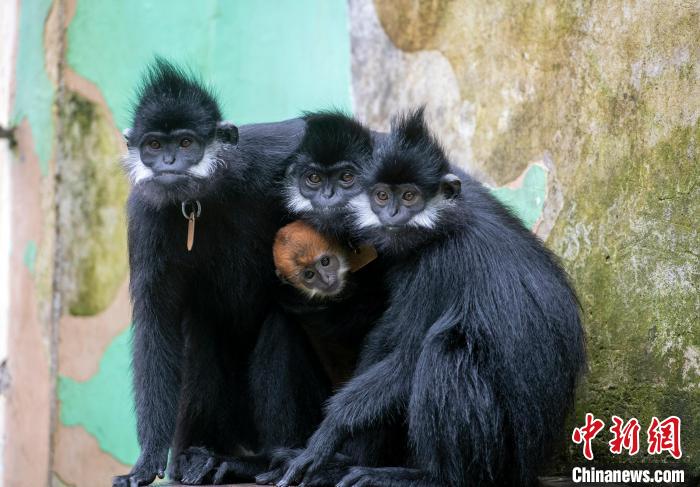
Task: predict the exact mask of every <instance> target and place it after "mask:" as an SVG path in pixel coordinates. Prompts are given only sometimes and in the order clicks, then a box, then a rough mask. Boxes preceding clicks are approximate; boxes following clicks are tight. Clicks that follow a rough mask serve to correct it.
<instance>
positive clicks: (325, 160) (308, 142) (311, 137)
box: [301, 111, 372, 165]
mask: <svg viewBox="0 0 700 487" xmlns="http://www.w3.org/2000/svg"><path fill="white" fill-rule="evenodd" d="M304 119H305V120H306V133H305V134H304V138H303V140H302V143H301V144H302V147H303V148H304V152H305V153H306V154H307V155H308V156H309V157H311V159H313V161H314V162H316V163H317V164H321V165H330V164H335V163H336V162H338V161H348V160H353V159H357V158H358V156H363V157H369V156H371V155H372V138H371V136H370V132H369V130H368V129H367V128H366V127H365V126H363V125H362V124H361V123H360V122H358V121H357V120H355V119H354V118H352V117H350V116H348V115H345V114H343V113H341V112H332V111H326V112H323V111H322V112H314V113H307V114H305V116H304Z"/></svg>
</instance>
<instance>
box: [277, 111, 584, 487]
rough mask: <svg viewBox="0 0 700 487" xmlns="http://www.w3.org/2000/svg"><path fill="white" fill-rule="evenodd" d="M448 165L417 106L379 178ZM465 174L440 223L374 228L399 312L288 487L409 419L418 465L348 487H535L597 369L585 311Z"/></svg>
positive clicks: (544, 256) (559, 274) (552, 261)
mask: <svg viewBox="0 0 700 487" xmlns="http://www.w3.org/2000/svg"><path fill="white" fill-rule="evenodd" d="M417 154H421V155H422V156H423V157H422V158H420V159H419V158H418V157H416V155H417ZM425 155H429V157H425ZM422 165H424V166H429V167H427V168H425V167H421V166H422ZM402 167H403V169H405V170H403V169H402ZM447 167H448V166H447V159H446V158H445V157H444V153H443V151H442V150H441V149H440V147H439V146H438V145H437V143H436V142H435V141H434V139H433V138H432V136H431V135H430V134H429V132H428V130H427V127H426V126H425V123H424V122H423V119H422V115H421V114H420V113H418V114H414V115H412V116H409V117H406V118H404V119H401V120H399V121H398V123H396V124H395V125H394V127H393V129H392V134H391V136H390V137H389V138H388V139H387V140H386V141H385V142H384V145H383V146H382V147H381V148H380V149H379V150H378V151H377V160H376V166H375V167H374V168H373V169H371V170H370V171H369V173H368V177H367V181H368V183H369V184H370V185H371V184H372V183H373V182H380V181H379V180H378V179H376V178H377V177H380V176H379V175H381V174H384V173H385V171H389V170H391V172H392V173H393V174H399V173H400V174H404V175H405V177H406V178H408V180H406V181H403V182H415V181H414V180H413V178H411V174H416V175H418V177H422V176H423V175H424V174H426V171H435V172H436V174H438V173H441V172H445V171H446V169H447ZM397 169H401V171H398V172H397V171H396V170H397ZM413 171H415V172H413ZM440 176H442V174H440ZM462 178H463V180H462V192H461V196H460V197H458V198H457V199H456V200H454V201H453V204H452V205H448V206H446V207H445V208H444V209H443V210H442V212H441V214H440V218H439V221H438V222H437V226H436V227H435V228H434V229H413V230H412V231H411V232H405V231H404V232H398V233H396V234H387V233H386V232H384V231H383V230H382V229H381V228H380V227H370V228H366V229H364V230H363V232H362V233H363V235H364V237H365V238H366V239H368V240H369V241H371V242H373V243H374V244H375V245H377V248H378V251H379V252H380V253H385V254H388V257H389V259H390V260H391V261H393V265H392V266H391V268H390V269H389V271H388V274H387V278H386V279H387V283H388V288H389V290H390V293H391V294H390V299H389V302H390V305H389V308H388V310H387V311H386V313H385V314H384V315H383V317H382V318H381V319H380V320H379V322H378V323H377V325H376V326H375V328H374V329H373V331H372V332H371V333H370V335H369V336H368V342H367V346H366V347H365V348H364V349H363V351H362V355H361V357H360V362H359V365H358V370H357V373H356V375H355V377H354V378H353V379H352V380H351V381H350V382H348V383H347V384H346V385H345V387H343V388H342V389H341V390H340V391H339V392H338V393H337V394H336V395H335V396H333V398H332V399H331V400H330V402H329V404H328V406H327V409H326V417H325V418H324V420H323V422H322V423H321V426H320V427H319V429H318V430H317V431H316V432H315V433H314V435H313V436H312V437H311V439H310V440H309V443H308V446H307V449H306V450H305V451H304V452H303V453H301V454H300V455H298V456H297V457H296V458H295V459H294V460H292V461H291V462H288V465H289V469H288V470H287V472H286V474H285V476H284V477H283V478H282V480H280V481H279V482H278V484H277V485H288V484H290V483H292V482H294V481H299V480H302V479H303V478H306V479H311V478H314V476H316V475H318V472H319V471H322V470H323V468H324V465H325V464H326V462H328V461H330V460H331V459H332V458H333V455H334V454H335V453H336V452H337V451H338V450H339V449H340V448H341V447H342V445H343V444H344V443H345V442H346V441H347V440H348V438H352V437H356V436H357V435H360V434H362V433H363V432H373V431H381V430H382V429H383V428H385V427H386V426H385V425H386V424H388V423H389V422H391V421H396V418H404V420H405V421H406V422H407V424H408V432H409V437H410V442H409V446H410V450H411V452H410V453H411V454H410V458H409V459H408V461H407V462H406V464H405V465H403V466H400V467H392V468H389V467H388V465H387V466H385V467H384V468H371V467H358V468H355V469H353V470H352V471H351V472H350V473H349V474H348V475H347V476H346V477H345V478H344V479H343V480H342V481H341V482H340V483H339V484H338V485H339V486H341V487H349V486H355V487H357V486H363V485H372V486H380V487H382V486H438V485H450V486H457V487H459V486H466V485H470V486H471V485H522V486H529V485H533V484H534V483H535V481H536V475H537V473H538V471H539V469H540V467H541V465H542V463H543V462H544V461H545V460H546V459H547V454H548V453H549V447H550V446H551V445H552V443H553V441H554V440H555V439H557V438H558V437H559V435H560V434H561V433H562V427H563V422H564V418H565V416H566V414H567V412H568V411H569V409H570V407H571V404H572V400H573V397H574V391H575V388H576V384H577V380H578V378H579V377H580V375H581V373H582V371H583V369H584V366H585V346H584V334H583V330H582V326H581V321H580V317H579V306H578V302H577V300H576V296H575V294H574V291H573V290H572V288H571V286H570V285H569V283H568V280H567V276H566V274H565V272H564V271H563V270H562V268H561V266H560V265H559V263H558V261H557V259H556V258H555V256H554V255H552V254H551V253H550V252H549V251H548V250H547V249H546V248H545V247H544V245H543V244H542V242H541V241H540V240H539V239H538V238H537V237H535V236H534V235H533V234H532V233H530V232H529V231H528V230H527V229H526V228H525V227H524V226H523V225H522V223H521V222H520V221H519V220H518V219H517V218H516V217H514V216H513V215H512V214H511V213H510V212H509V211H508V210H507V209H506V208H505V207H504V206H503V205H502V204H501V203H499V202H498V201H497V200H496V199H495V198H494V197H493V196H491V194H489V192H488V191H487V190H486V189H485V188H484V187H483V186H482V185H481V184H479V183H478V182H476V181H474V180H472V179H471V178H469V177H466V175H462ZM438 183H439V178H438V179H436V180H434V181H432V186H433V187H434V186H436V185H437V184H438ZM430 186H431V185H426V187H430ZM426 187H422V188H421V189H423V190H426ZM428 194H431V193H430V191H428ZM392 240H403V241H404V242H403V243H401V244H396V243H395V242H392ZM304 475H306V477H304Z"/></svg>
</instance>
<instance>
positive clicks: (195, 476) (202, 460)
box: [168, 446, 221, 485]
mask: <svg viewBox="0 0 700 487" xmlns="http://www.w3.org/2000/svg"><path fill="white" fill-rule="evenodd" d="M219 463H221V460H220V458H219V457H218V456H217V455H216V454H215V453H213V452H211V451H209V450H207V449H206V448H204V447H200V446H191V447H189V448H188V449H186V450H185V451H183V452H181V453H180V454H179V455H176V456H174V457H173V458H172V461H171V462H170V466H169V467H168V477H170V479H172V480H176V481H178V482H182V483H183V484H187V485H200V484H205V483H210V479H211V477H212V476H213V475H214V473H215V472H216V467H217V466H218V464H219ZM205 480H206V481H205ZM215 483H216V482H215Z"/></svg>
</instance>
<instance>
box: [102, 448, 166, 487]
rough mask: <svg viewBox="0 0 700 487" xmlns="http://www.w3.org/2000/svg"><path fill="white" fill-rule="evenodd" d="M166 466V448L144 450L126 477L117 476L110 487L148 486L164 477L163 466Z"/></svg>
mask: <svg viewBox="0 0 700 487" xmlns="http://www.w3.org/2000/svg"><path fill="white" fill-rule="evenodd" d="M167 464H168V448H167V447H166V448H165V449H162V448H161V449H157V450H155V451H153V450H144V451H143V452H141V456H140V457H139V459H138V461H137V462H136V465H134V468H132V469H131V472H129V473H128V474H127V475H117V476H116V477H114V478H113V479H112V487H139V486H141V485H148V484H150V483H151V482H153V481H154V480H155V478H156V476H158V478H161V479H162V478H163V477H164V476H165V466H166V465H167Z"/></svg>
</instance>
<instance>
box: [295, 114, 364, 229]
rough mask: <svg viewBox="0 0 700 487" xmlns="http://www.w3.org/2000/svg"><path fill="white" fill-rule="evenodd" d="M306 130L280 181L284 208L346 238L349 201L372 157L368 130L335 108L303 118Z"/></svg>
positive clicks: (359, 189) (358, 191) (318, 227)
mask: <svg viewBox="0 0 700 487" xmlns="http://www.w3.org/2000/svg"><path fill="white" fill-rule="evenodd" d="M305 119H306V125H307V130H306V132H305V133H304V137H303V139H302V141H301V144H300V145H299V147H298V148H297V150H296V151H295V152H294V155H293V156H292V157H291V158H290V161H289V167H288V169H287V174H286V177H285V179H284V191H285V196H286V202H287V207H288V208H289V211H290V212H291V213H293V214H294V215H296V216H299V217H301V218H302V219H304V220H306V221H308V222H309V223H311V224H312V225H313V226H314V227H316V229H317V230H319V231H320V232H322V233H324V234H326V235H329V236H331V237H333V238H337V239H339V240H341V241H348V240H351V235H350V232H349V231H348V229H349V228H350V224H349V222H348V221H347V216H348V208H349V207H348V203H349V202H350V200H351V199H352V198H353V197H355V196H358V195H359V194H360V193H361V192H362V185H361V184H359V175H360V173H361V171H362V167H363V165H364V164H366V163H368V162H369V161H370V158H371V157H372V137H373V135H372V134H371V133H370V131H369V130H368V129H367V128H365V127H364V126H363V125H362V124H360V123H359V122H357V121H356V120H354V119H353V118H351V117H349V116H347V115H344V114H342V113H340V112H332V111H327V112H315V113H308V114H306V116H305Z"/></svg>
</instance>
